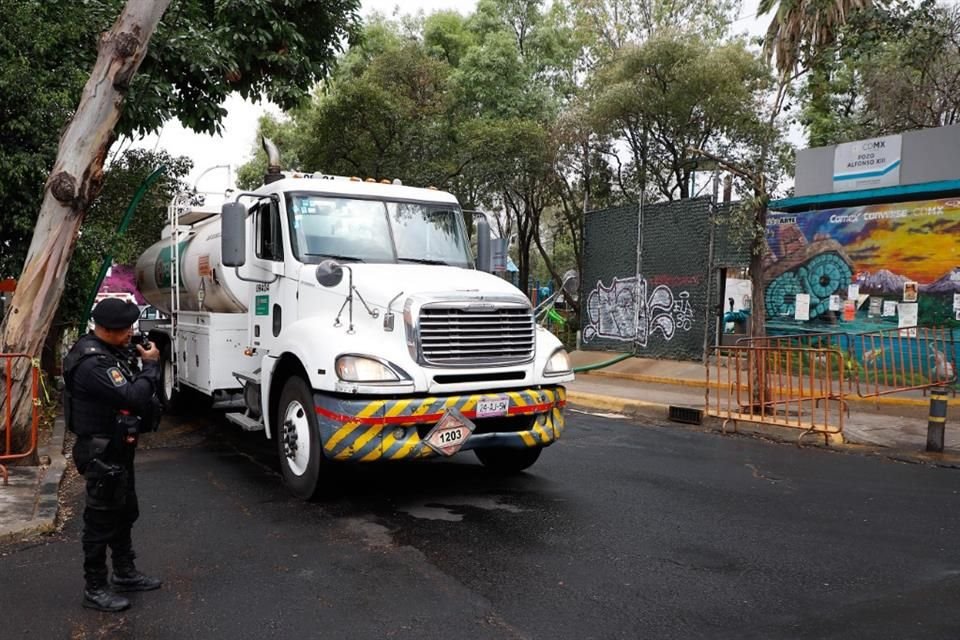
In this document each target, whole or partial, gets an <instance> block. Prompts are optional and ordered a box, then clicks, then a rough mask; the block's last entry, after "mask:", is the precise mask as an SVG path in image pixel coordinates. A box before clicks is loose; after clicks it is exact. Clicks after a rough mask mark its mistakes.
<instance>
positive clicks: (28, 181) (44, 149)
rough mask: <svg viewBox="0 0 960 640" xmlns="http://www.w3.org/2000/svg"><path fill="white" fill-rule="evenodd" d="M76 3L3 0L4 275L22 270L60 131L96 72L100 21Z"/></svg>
mask: <svg viewBox="0 0 960 640" xmlns="http://www.w3.org/2000/svg"><path fill="white" fill-rule="evenodd" d="M74 4H75V3H73V2H67V1H66V0H48V1H44V2H24V1H23V0H0V15H2V16H3V18H4V24H5V28H3V29H0V60H3V64H0V209H2V210H3V215H2V216H0V278H3V277H15V276H17V275H18V274H19V273H20V268H21V267H22V265H23V260H24V258H25V257H26V253H27V247H28V245H29V243H30V237H31V235H32V233H33V224H34V220H36V214H37V210H38V209H39V207H40V198H41V196H42V193H43V185H44V183H45V182H46V179H47V174H48V173H49V171H50V168H51V166H52V164H53V159H54V157H55V156H56V152H57V144H58V141H59V137H60V132H59V129H60V126H61V125H62V124H63V123H65V122H66V121H67V119H68V118H69V117H70V116H71V115H72V113H73V110H74V108H75V107H76V104H77V100H78V96H79V94H80V90H81V88H82V87H83V84H84V82H86V78H87V75H86V74H87V73H89V69H85V65H86V61H87V60H86V57H85V56H84V55H83V53H82V52H83V51H84V50H85V49H89V48H90V47H91V45H92V43H93V35H92V34H93V33H95V31H94V30H93V28H92V22H93V18H92V17H91V15H90V14H89V11H87V4H86V3H83V4H81V5H80V6H77V7H74ZM66 13H70V15H71V19H70V20H64V19H63V16H64V14H66Z"/></svg>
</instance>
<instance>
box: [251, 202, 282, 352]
mask: <svg viewBox="0 0 960 640" xmlns="http://www.w3.org/2000/svg"><path fill="white" fill-rule="evenodd" d="M253 248H254V251H253V259H252V260H251V261H250V266H251V267H252V269H251V272H252V273H253V274H255V275H254V277H256V278H257V279H258V280H261V281H262V282H257V283H256V284H255V285H254V287H253V301H252V304H251V305H250V313H249V314H248V317H249V318H250V339H251V343H252V345H253V346H254V347H255V348H256V349H257V350H258V351H260V352H262V353H269V352H270V349H271V347H272V346H273V344H274V343H275V342H276V338H277V336H279V335H280V330H281V329H282V327H283V313H284V309H283V305H282V300H281V291H282V287H283V286H284V277H283V276H284V252H283V230H282V224H281V219H280V209H279V206H278V205H277V202H276V200H274V199H272V198H266V199H263V200H261V201H260V202H258V203H257V204H256V205H255V206H254V208H253Z"/></svg>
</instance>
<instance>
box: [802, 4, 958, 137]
mask: <svg viewBox="0 0 960 640" xmlns="http://www.w3.org/2000/svg"><path fill="white" fill-rule="evenodd" d="M958 78H960V10H958V9H957V8H956V7H952V6H945V5H938V4H937V3H935V2H934V1H933V0H925V1H924V2H921V3H919V4H914V3H908V2H890V3H882V4H877V5H874V6H872V7H871V8H870V9H869V10H866V11H862V12H858V13H857V14H856V15H855V16H854V17H852V18H851V20H850V21H849V23H848V24H847V25H846V27H845V28H844V29H843V30H842V31H841V32H840V34H839V37H838V38H837V40H836V42H834V43H833V45H832V46H831V47H829V48H827V49H825V50H824V51H823V52H822V54H821V56H820V58H818V63H817V66H816V68H815V73H813V74H811V75H810V77H809V78H807V80H806V82H805V83H804V86H803V88H802V91H801V93H800V102H801V105H802V112H803V118H802V122H803V123H804V124H805V125H806V127H807V130H808V134H809V142H810V144H811V145H813V146H821V145H828V144H835V143H837V142H845V141H849V140H856V139H860V138H867V137H873V136H879V135H884V134H889V133H896V132H900V131H904V130H908V129H917V128H924V127H936V126H944V125H950V124H954V123H955V122H956V121H957V115H956V114H957V113H960V97H958V96H960V79H958Z"/></svg>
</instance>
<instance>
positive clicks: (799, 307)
mask: <svg viewBox="0 0 960 640" xmlns="http://www.w3.org/2000/svg"><path fill="white" fill-rule="evenodd" d="M793 317H794V319H795V320H809V319H810V296H809V295H807V294H806V293H798V294H797V301H796V305H795V307H794V311H793Z"/></svg>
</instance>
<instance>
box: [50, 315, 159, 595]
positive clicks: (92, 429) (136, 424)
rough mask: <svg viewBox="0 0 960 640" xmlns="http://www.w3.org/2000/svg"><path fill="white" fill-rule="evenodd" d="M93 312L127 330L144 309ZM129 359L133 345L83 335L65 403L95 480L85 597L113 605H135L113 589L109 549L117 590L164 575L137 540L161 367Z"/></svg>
mask: <svg viewBox="0 0 960 640" xmlns="http://www.w3.org/2000/svg"><path fill="white" fill-rule="evenodd" d="M104 303H110V304H104ZM116 303H119V304H120V305H123V306H118V305H117V304H116ZM127 305H129V306H127ZM93 316H94V321H95V322H96V323H97V324H99V325H101V326H104V327H106V328H111V329H119V328H125V327H129V326H131V325H132V324H133V323H134V322H135V321H136V319H137V317H139V312H138V310H137V307H136V305H134V304H132V303H123V302H121V301H120V300H116V299H108V300H105V301H103V302H101V303H100V304H99V305H97V308H96V309H94V314H93ZM131 316H132V319H131ZM128 320H129V321H128ZM128 357H129V354H128V353H127V352H125V350H122V349H117V348H115V347H113V346H111V345H109V344H107V343H106V342H104V341H102V340H101V339H100V338H98V337H97V336H96V335H95V334H94V333H92V332H91V333H88V334H87V335H84V336H83V337H81V338H80V339H79V340H78V341H77V343H76V344H75V345H74V346H73V348H72V349H71V350H70V353H69V354H68V355H67V357H66V359H65V360H64V379H65V382H66V393H65V398H64V408H65V413H66V418H67V425H68V427H69V428H70V430H71V431H73V432H74V433H76V434H77V441H76V444H75V445H74V448H73V459H74V462H75V463H76V465H77V469H78V471H80V473H82V474H83V475H84V477H85V479H86V483H87V487H86V489H87V491H86V508H85V509H84V512H83V523H84V529H83V537H82V542H83V554H84V563H83V569H84V578H85V580H86V589H85V591H84V602H83V603H84V606H88V607H91V608H94V609H101V610H107V611H118V610H121V609H125V608H126V607H127V606H129V604H130V603H129V601H128V600H127V599H126V598H123V597H120V596H116V595H114V594H113V593H111V592H110V591H108V590H107V576H108V572H107V562H106V560H107V548H108V547H109V548H110V551H111V555H112V560H113V576H111V578H110V583H111V584H112V586H113V587H114V589H115V590H117V591H146V590H150V589H156V588H158V587H159V586H160V581H159V580H158V579H156V578H150V577H147V576H144V575H143V574H141V573H139V572H138V571H137V570H136V567H135V565H134V558H135V557H136V555H135V554H134V551H133V543H132V539H131V529H132V527H133V523H134V522H136V520H137V518H138V516H139V515H140V510H139V505H138V502H137V493H136V482H135V477H134V468H133V460H134V454H135V452H136V446H137V438H138V435H139V433H140V432H141V431H144V430H152V428H153V427H154V425H155V420H156V419H158V418H159V416H158V415H157V410H158V405H159V403H158V402H157V400H156V390H157V389H158V388H159V384H160V368H159V366H158V363H157V362H155V361H144V362H143V370H142V371H141V372H139V373H135V372H134V371H133V370H132V368H131V366H130V363H129V361H128Z"/></svg>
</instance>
